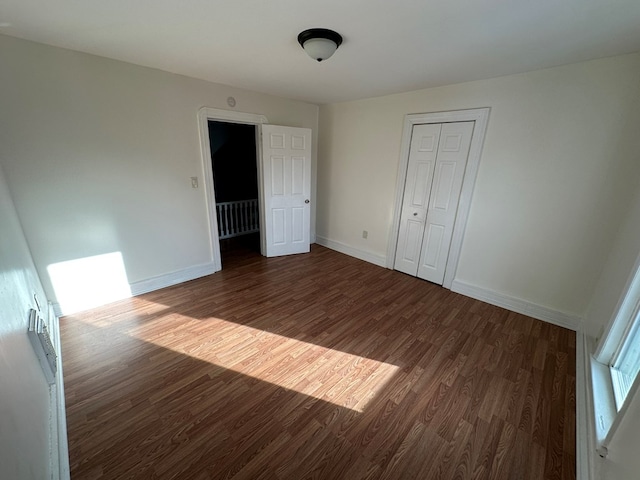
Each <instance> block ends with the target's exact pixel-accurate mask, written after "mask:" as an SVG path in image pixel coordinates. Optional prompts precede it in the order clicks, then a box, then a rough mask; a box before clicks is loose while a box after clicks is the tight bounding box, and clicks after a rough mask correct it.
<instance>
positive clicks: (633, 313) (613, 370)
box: [590, 256, 640, 457]
mask: <svg viewBox="0 0 640 480" xmlns="http://www.w3.org/2000/svg"><path fill="white" fill-rule="evenodd" d="M634 339H637V340H639V341H640V256H638V258H637V259H636V262H635V264H634V267H633V269H632V270H631V274H630V276H629V279H628V281H627V283H626V285H625V289H624V290H623V293H622V295H621V296H620V300H619V301H618V304H617V306H616V309H615V313H614V315H613V317H612V320H611V322H610V324H609V326H608V328H607V330H606V331H605V334H604V335H603V336H602V338H601V339H600V340H599V341H598V344H597V347H596V349H595V351H594V353H593V355H592V356H591V362H590V363H591V365H590V367H591V381H592V394H593V407H594V412H593V413H594V414H595V434H596V435H595V436H596V438H595V440H596V450H597V452H598V453H599V454H600V456H602V457H604V456H606V455H607V447H608V445H609V443H610V442H611V439H612V438H613V436H614V435H615V432H616V430H617V428H618V426H619V425H620V423H621V421H622V417H623V416H624V414H625V412H626V411H627V409H628V407H629V404H630V403H631V400H632V399H633V397H634V396H635V395H636V393H637V391H638V390H639V389H640V372H638V373H637V374H636V376H635V378H634V379H633V380H632V381H629V379H628V378H626V376H625V375H624V374H623V373H622V372H620V371H619V370H618V368H617V366H619V365H620V362H621V361H624V358H623V357H624V355H625V354H628V350H629V348H628V347H629V344H630V342H633V340H634ZM625 392H626V395H625ZM622 397H624V398H622Z"/></svg>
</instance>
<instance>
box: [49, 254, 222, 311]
mask: <svg viewBox="0 0 640 480" xmlns="http://www.w3.org/2000/svg"><path fill="white" fill-rule="evenodd" d="M215 272H216V269H215V266H214V264H213V262H209V263H205V264H202V265H195V266H193V267H187V268H184V269H182V270H178V271H177V272H171V273H166V274H164V275H158V276H157V277H151V278H147V279H146V280H140V281H139V282H134V283H131V284H129V289H130V291H131V296H132V297H135V296H137V295H142V294H143V293H149V292H153V291H154V290H159V289H161V288H165V287H170V286H172V285H177V284H178V283H182V282H187V281H189V280H195V279H196V278H200V277H204V276H206V275H211V274H212V273H215ZM95 306H96V307H97V306H99V305H95ZM53 310H54V312H55V314H56V315H57V316H58V317H61V316H64V315H69V314H71V313H75V312H65V311H64V310H63V309H62V308H61V306H60V304H59V303H54V304H53Z"/></svg>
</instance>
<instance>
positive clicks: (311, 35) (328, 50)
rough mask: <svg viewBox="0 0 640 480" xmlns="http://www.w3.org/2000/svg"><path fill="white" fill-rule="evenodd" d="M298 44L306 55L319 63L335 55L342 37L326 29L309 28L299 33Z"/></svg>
mask: <svg viewBox="0 0 640 480" xmlns="http://www.w3.org/2000/svg"><path fill="white" fill-rule="evenodd" d="M298 43H299V44H300V45H301V46H302V48H303V49H304V51H305V52H307V55H309V56H310V57H311V58H313V59H314V60H317V61H319V62H321V61H323V60H326V59H327V58H329V57H330V56H331V55H333V54H334V53H335V51H336V50H337V49H338V47H339V46H340V44H341V43H342V35H340V34H339V33H337V32H334V31H333V30H327V29H326V28H310V29H309V30H305V31H304V32H300V35H298Z"/></svg>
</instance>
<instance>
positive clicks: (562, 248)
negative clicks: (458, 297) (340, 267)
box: [316, 54, 640, 315]
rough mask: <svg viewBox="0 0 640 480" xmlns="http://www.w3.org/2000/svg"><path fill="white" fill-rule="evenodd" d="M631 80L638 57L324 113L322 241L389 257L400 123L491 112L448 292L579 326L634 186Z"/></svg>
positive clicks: (638, 86) (636, 88)
mask: <svg viewBox="0 0 640 480" xmlns="http://www.w3.org/2000/svg"><path fill="white" fill-rule="evenodd" d="M639 78H640V55H639V54H634V55H626V56H620V57H613V58H607V59H602V60H596V61H591V62H584V63H579V64H574V65H568V66H563V67H557V68H552V69H547V70H540V71H534V72H530V73H526V74H521V75H511V76H506V77H500V78H495V79H490V80H484V81H477V82H470V83H465V84H459V85H452V86H447V87H442V88H432V89H426V90H420V91H415V92H408V93H403V94H398V95H390V96H385V97H379V98H372V99H366V100H361V101H354V102H346V103H339V104H332V105H326V106H322V107H321V109H320V143H319V150H318V156H319V162H318V202H319V203H318V217H317V226H316V227H317V235H318V237H319V238H321V237H322V238H327V239H329V240H332V241H337V242H341V243H343V244H346V245H348V246H350V247H352V248H356V249H359V250H363V251H366V252H369V253H371V254H374V255H378V256H384V255H386V248H387V241H388V238H389V232H390V228H391V220H392V219H391V217H392V214H393V211H392V210H393V204H394V198H395V184H396V173H397V167H398V156H399V152H400V140H401V134H402V122H403V118H404V116H405V115H406V114H408V113H424V112H437V111H445V110H457V109H468V108H478V107H491V114H490V118H489V124H488V131H487V136H486V141H485V146H484V150H483V154H482V159H481V162H480V170H479V174H478V179H477V183H476V187H475V192H474V196H473V202H472V208H471V212H470V216H469V221H468V224H467V230H466V235H465V240H464V244H463V249H462V253H461V258H460V263H459V268H458V271H457V275H456V279H457V280H459V281H462V282H465V283H468V284H471V285H474V286H478V287H481V288H484V289H488V290H491V291H494V292H498V293H500V294H502V295H507V296H510V297H515V298H519V299H523V300H525V301H527V302H531V303H533V304H536V305H540V306H544V307H547V308H549V309H552V310H555V311H559V312H564V313H569V314H574V315H583V314H584V313H585V311H586V308H587V305H588V302H589V299H590V298H591V295H592V293H593V291H594V286H595V284H596V281H597V279H598V277H599V275H600V272H601V270H602V268H603V265H604V262H605V259H606V258H607V255H608V253H609V250H610V249H611V246H612V243H613V240H614V237H615V235H616V232H617V230H618V228H619V226H620V224H621V222H622V220H623V218H624V215H625V213H626V211H625V205H627V204H628V203H629V201H630V200H631V198H632V195H633V190H634V188H635V187H636V186H637V184H638V181H637V179H638V178H639V177H640V162H638V161H637V158H638V157H637V152H638V151H639V143H638V142H639V138H640V136H638V135H637V130H638V126H639V125H640V108H639V105H638V102H639V98H640V82H639V81H638V79H639ZM362 230H367V231H368V232H369V236H368V239H367V240H365V239H363V238H362V235H361V234H362Z"/></svg>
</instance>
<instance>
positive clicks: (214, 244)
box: [198, 107, 269, 272]
mask: <svg viewBox="0 0 640 480" xmlns="http://www.w3.org/2000/svg"><path fill="white" fill-rule="evenodd" d="M209 120H212V121H219V122H227V123H244V124H247V125H255V126H256V156H257V158H256V162H257V164H256V167H257V168H258V202H259V204H260V210H261V213H260V248H261V251H262V254H263V255H264V249H265V246H264V238H263V232H264V223H263V222H264V218H263V217H264V216H263V212H262V207H263V206H262V168H261V165H260V159H261V158H262V142H261V141H260V135H261V133H262V124H265V123H269V120H268V119H267V117H265V116H264V115H258V114H254V113H244V112H234V111H230V110H220V109H217V108H209V107H202V108H201V109H200V110H198V127H199V132H200V151H201V156H202V173H203V178H204V182H203V183H204V191H205V197H206V205H207V217H208V220H209V244H210V254H211V259H212V262H213V268H214V271H215V272H218V271H220V270H222V259H221V256H220V238H219V234H218V219H217V217H216V195H215V190H214V186H213V167H212V165H211V148H210V145H209Z"/></svg>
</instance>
